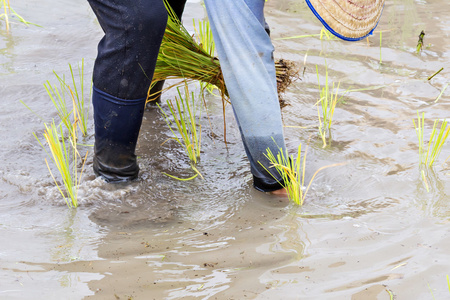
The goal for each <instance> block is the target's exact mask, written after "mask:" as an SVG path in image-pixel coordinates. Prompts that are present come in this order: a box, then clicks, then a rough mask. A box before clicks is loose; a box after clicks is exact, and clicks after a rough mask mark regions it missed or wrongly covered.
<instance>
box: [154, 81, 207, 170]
mask: <svg viewBox="0 0 450 300" xmlns="http://www.w3.org/2000/svg"><path fill="white" fill-rule="evenodd" d="M177 90H178V97H175V105H174V103H173V102H172V101H171V100H167V106H168V107H169V110H170V114H171V116H172V119H173V121H171V118H169V116H168V115H167V114H166V113H165V112H164V110H163V109H162V107H161V106H159V104H157V105H158V107H159V109H160V110H161V112H162V113H163V116H164V119H165V121H166V123H167V125H168V126H169V128H170V131H171V132H172V134H173V136H174V139H175V140H176V141H177V142H178V143H179V144H180V145H181V146H182V147H183V148H184V150H185V152H186V154H187V156H188V157H189V160H190V161H191V163H192V164H194V165H195V164H197V162H198V159H199V158H200V147H201V128H202V126H201V124H199V121H200V113H199V114H197V109H196V103H195V97H194V93H193V92H192V93H189V88H188V84H187V83H185V86H184V96H183V95H182V93H181V89H180V88H179V87H178V88H177ZM174 127H175V128H174ZM175 130H176V131H178V134H176V133H175ZM179 135H180V136H181V138H179Z"/></svg>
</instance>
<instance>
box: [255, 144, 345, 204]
mask: <svg viewBox="0 0 450 300" xmlns="http://www.w3.org/2000/svg"><path fill="white" fill-rule="evenodd" d="M266 151H267V152H266V153H264V156H265V157H266V158H267V159H268V160H269V162H270V163H271V167H270V168H275V170H276V171H277V173H278V174H279V175H280V177H281V180H282V181H281V182H280V181H278V179H277V178H276V177H275V176H273V175H272V173H270V172H269V170H267V169H266V168H265V167H264V165H263V164H261V162H259V163H260V164H261V166H263V168H264V169H265V170H266V171H267V172H268V173H269V174H271V175H272V177H273V178H275V179H276V180H277V181H278V182H279V183H280V184H281V186H282V187H283V188H285V189H286V191H287V194H288V198H289V201H292V202H294V203H295V204H297V205H303V203H304V202H305V199H306V194H307V193H308V191H309V188H310V187H311V184H312V182H313V180H314V178H315V177H316V175H317V174H318V173H319V172H320V171H322V170H324V169H326V168H329V167H334V166H339V165H342V164H332V165H328V166H324V167H321V168H319V169H318V170H317V171H316V172H315V173H314V175H313V176H312V178H311V180H310V181H309V183H308V186H307V187H305V173H306V154H307V149H306V150H305V153H304V154H303V157H302V144H300V145H299V146H298V149H297V157H296V158H294V156H293V155H291V156H289V153H288V151H287V149H286V153H284V152H283V149H282V148H280V147H278V153H277V154H276V156H275V154H274V153H273V152H272V150H270V148H267V150H266Z"/></svg>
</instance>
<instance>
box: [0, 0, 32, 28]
mask: <svg viewBox="0 0 450 300" xmlns="http://www.w3.org/2000/svg"><path fill="white" fill-rule="evenodd" d="M0 1H1V2H0V4H1V5H0V7H3V13H2V14H0V19H4V20H5V27H6V32H9V28H10V16H11V15H12V16H15V17H17V19H19V21H20V22H21V23H23V24H25V25H34V26H38V27H40V26H39V25H37V24H34V23H31V22H28V21H26V20H25V19H24V18H23V17H22V16H20V15H19V14H18V13H17V12H16V11H15V10H14V9H13V8H12V7H11V5H10V3H9V0H0Z"/></svg>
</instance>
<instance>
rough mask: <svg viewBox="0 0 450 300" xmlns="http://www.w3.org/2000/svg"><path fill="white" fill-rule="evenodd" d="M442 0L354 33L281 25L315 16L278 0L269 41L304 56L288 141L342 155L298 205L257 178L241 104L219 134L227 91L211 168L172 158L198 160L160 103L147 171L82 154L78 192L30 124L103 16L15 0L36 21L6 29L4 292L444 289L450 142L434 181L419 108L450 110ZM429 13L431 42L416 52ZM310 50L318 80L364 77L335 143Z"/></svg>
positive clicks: (149, 135)
mask: <svg viewBox="0 0 450 300" xmlns="http://www.w3.org/2000/svg"><path fill="white" fill-rule="evenodd" d="M446 4H447V2H446V1H445V0H437V1H425V0H422V1H412V0H407V1H399V0H398V1H394V0H388V1H387V3H386V8H385V11H384V15H383V18H382V20H381V22H380V25H379V27H378V29H381V30H383V34H382V42H381V47H380V37H379V32H377V33H376V34H375V35H374V36H372V37H370V38H369V40H368V41H367V40H364V41H361V42H356V43H346V42H341V41H338V40H320V39H318V38H317V37H309V38H299V39H281V38H283V37H291V36H296V35H305V34H316V33H319V32H320V29H321V26H320V24H319V23H318V22H317V21H316V20H314V18H313V16H312V14H311V13H310V12H308V11H307V7H306V5H305V4H304V2H303V1H288V0H270V1H269V2H268V4H267V20H268V22H269V23H270V25H271V28H272V36H273V39H274V44H275V46H276V49H277V53H276V56H277V57H283V58H285V59H290V60H293V61H297V62H298V63H299V65H300V69H301V72H300V77H301V80H298V81H296V82H295V83H294V84H293V85H292V86H291V88H290V89H289V91H288V92H287V93H286V94H285V96H284V98H285V100H286V101H287V103H288V104H289V105H288V106H287V107H285V108H284V109H283V118H284V122H285V125H286V129H285V133H286V139H287V145H288V147H289V149H290V150H292V151H294V150H295V149H296V147H297V146H298V144H299V143H306V142H307V141H308V139H310V142H309V145H310V147H309V150H308V172H307V173H308V176H309V177H311V176H312V174H313V173H314V171H315V170H316V169H318V168H319V167H321V166H324V165H329V164H332V163H340V162H346V163H347V164H346V165H345V166H341V167H335V168H332V169H327V170H325V171H323V172H321V173H320V174H319V176H318V177H317V178H316V180H315V182H314V184H313V185H312V189H311V191H310V193H309V194H308V199H307V201H306V202H305V205H304V206H303V207H296V206H294V205H291V204H289V203H287V202H286V201H285V199H283V198H276V197H273V196H269V195H265V194H262V193H259V192H257V191H255V190H253V189H252V188H251V175H250V173H249V166H248V163H247V162H246V159H245V156H244V150H243V147H242V146H241V143H240V138H239V135H238V129H237V127H236V124H235V123H234V121H233V116H232V112H231V110H230V107H228V108H227V117H226V118H227V137H228V141H229V145H228V148H225V147H224V145H223V143H222V142H221V141H222V139H223V128H222V125H221V124H222V121H223V119H222V116H221V105H220V104H219V102H218V101H217V100H216V99H214V97H210V98H209V101H208V113H209V119H210V121H211V125H209V123H208V118H207V117H206V114H205V113H204V114H203V116H204V118H203V121H204V124H206V125H204V131H203V141H204V143H203V147H204V148H203V149H204V151H203V153H202V157H201V163H200V166H199V170H200V172H201V173H202V174H203V176H204V177H205V179H204V180H201V179H196V180H193V181H189V182H178V181H174V180H172V179H170V178H168V177H166V176H164V175H163V174H162V172H167V173H170V174H174V175H177V176H182V177H189V176H191V175H192V173H191V171H190V169H189V165H188V162H187V161H186V159H184V157H183V155H182V152H181V150H180V149H179V147H177V145H176V144H174V143H172V142H167V143H165V144H164V145H162V146H160V144H162V143H163V142H164V141H165V140H166V139H167V138H168V137H170V132H169V131H168V129H167V128H166V126H165V124H164V120H163V119H162V117H161V115H160V113H159V112H158V111H157V110H156V109H154V108H149V109H148V111H147V112H146V114H145V120H144V124H143V127H142V132H141V136H140V140H139V146H138V155H139V156H140V162H141V168H142V172H141V176H140V178H139V181H137V182H134V183H132V184H130V185H108V184H105V183H103V182H102V181H101V180H99V179H95V178H94V176H93V172H92V170H91V163H90V162H91V160H92V155H91V154H89V156H90V160H89V163H88V167H87V169H86V171H85V174H84V175H83V183H82V184H81V186H80V207H79V208H78V209H76V210H69V209H67V207H65V204H64V200H63V199H61V196H60V195H59V194H58V191H57V189H56V188H55V187H54V184H53V182H52V179H51V177H50V176H49V175H48V171H47V169H46V166H45V163H44V158H45V153H44V152H43V151H42V149H41V148H40V146H39V145H38V143H37V142H36V141H35V139H34V137H33V136H32V132H36V133H37V134H38V135H41V134H42V132H43V125H42V121H41V119H40V118H42V119H44V120H46V121H49V120H51V119H52V118H56V114H55V113H54V112H53V110H52V108H51V105H50V101H49V99H48V96H47V95H46V93H45V90H44V88H43V86H42V84H43V83H44V82H45V81H46V80H51V81H52V82H54V76H53V75H52V71H53V70H55V71H56V72H57V73H58V74H68V63H71V64H77V63H78V62H79V61H81V59H82V58H84V59H85V65H86V74H85V76H86V78H89V76H91V72H90V70H91V68H92V64H93V59H94V57H95V50H96V43H97V41H98V39H99V38H100V36H101V32H100V29H99V26H98V24H97V22H96V21H95V18H94V16H93V14H92V13H91V11H90V9H89V7H88V5H87V3H86V2H84V1H75V2H74V1H66V0H62V1H57V2H55V1H48V0H45V1H36V0H27V1H12V2H11V5H12V6H13V7H14V8H15V10H16V11H17V12H19V13H21V14H22V15H23V16H24V17H25V18H26V19H28V20H30V21H32V22H34V23H37V24H39V25H41V26H42V28H38V27H28V28H26V27H24V26H22V25H20V24H15V25H13V28H12V31H11V33H10V34H6V33H5V32H4V31H3V29H2V31H1V35H0V78H1V86H0V97H1V101H0V106H1V109H0V127H1V130H0V132H1V144H0V145H1V146H0V147H1V152H0V155H1V157H2V160H1V161H2V164H1V166H0V176H1V179H2V180H0V199H1V200H0V299H82V298H92V299H131V298H132V299H181V298H188V299H190V298H200V299H244V298H248V299H389V298H390V295H389V293H392V294H393V295H395V297H396V298H397V299H432V298H433V295H434V297H435V298H436V299H447V298H448V297H450V292H449V289H448V287H447V284H446V277H445V276H446V275H447V274H450V259H449V258H450V255H449V253H450V239H449V238H450V233H449V221H450V199H449V196H448V194H449V193H450V186H449V185H448V179H449V176H450V175H449V170H448V165H446V164H444V160H445V158H447V156H449V155H450V149H449V148H448V145H447V146H446V147H445V148H444V150H443V152H442V155H441V156H442V157H441V159H440V160H439V161H438V163H436V166H435V167H434V168H433V170H432V171H430V172H429V173H428V177H427V178H428V182H429V185H430V191H429V192H427V191H426V189H425V186H424V184H423V181H422V179H421V177H420V174H419V169H418V151H417V138H416V135H415V131H414V129H413V125H412V118H414V117H415V114H416V111H417V110H419V111H420V112H425V114H426V118H427V119H429V120H432V119H438V118H439V119H444V118H446V117H447V116H448V111H449V104H450V89H447V91H446V92H445V93H444V94H443V96H442V97H441V99H440V100H439V101H438V102H437V103H434V99H435V98H436V97H437V96H438V95H439V93H440V91H441V90H442V89H443V87H444V86H445V85H446V84H447V83H449V82H450V74H449V69H450V63H449V62H450V52H449V48H450V37H449V32H450V30H449V29H450V14H449V13H450V10H449V8H448V5H446ZM185 16H186V17H185V20H187V21H186V22H185V23H186V24H187V25H188V27H189V25H190V24H191V21H189V20H192V18H193V17H196V18H200V17H203V16H204V12H203V8H202V6H201V5H200V2H199V1H190V2H189V3H188V4H187V9H186V15H185ZM189 28H190V27H189ZM421 30H425V33H426V36H425V45H426V46H427V47H426V48H425V49H424V50H423V51H422V53H421V54H420V55H417V54H415V52H414V51H415V47H416V43H417V36H418V34H419V33H420V31H421ZM380 51H381V60H382V63H381V64H380ZM306 53H307V54H308V55H307V59H306V64H305V72H304V73H303V69H304V67H303V62H304V57H305V54H306ZM315 65H318V68H319V72H320V74H321V76H320V77H321V82H322V84H323V83H324V75H325V65H327V67H328V73H329V80H330V81H335V82H338V81H340V82H341V88H342V89H347V88H349V89H353V90H357V89H359V91H353V92H349V93H347V94H346V95H345V96H344V98H343V99H344V103H341V104H340V105H339V106H338V108H337V109H336V112H335V117H334V120H333V128H332V136H331V145H330V146H329V147H327V148H325V149H324V148H322V142H321V141H320V140H319V138H318V136H317V124H318V121H317V111H316V108H315V107H314V106H313V105H314V103H315V102H316V100H317V97H318V88H317V76H316V70H315ZM441 67H444V70H443V71H442V72H441V73H440V74H439V75H437V76H436V77H434V78H433V79H432V80H430V81H427V77H428V76H430V75H431V74H433V73H434V72H435V71H437V70H439V69H440V68H441ZM173 95H174V92H169V93H168V94H167V97H171V96H173ZM19 100H23V101H24V102H25V103H26V104H27V105H28V106H29V107H30V108H31V109H32V110H33V111H34V112H35V113H36V114H32V113H31V112H30V111H29V110H28V109H26V108H25V107H24V106H23V105H22V104H21V103H20V102H19ZM38 116H39V117H38ZM431 126H432V124H431V123H427V135H428V134H429V132H430V128H431ZM89 128H90V132H91V135H89V136H88V137H86V138H85V141H84V142H85V143H86V144H92V143H93V137H92V132H93V125H92V121H90V122H89ZM86 149H87V150H89V151H90V153H91V152H92V149H91V148H89V147H87V148H86Z"/></svg>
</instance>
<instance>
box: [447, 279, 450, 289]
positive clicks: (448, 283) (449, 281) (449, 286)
mask: <svg viewBox="0 0 450 300" xmlns="http://www.w3.org/2000/svg"><path fill="white" fill-rule="evenodd" d="M447 286H448V291H449V292H450V278H449V277H448V275H447Z"/></svg>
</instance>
